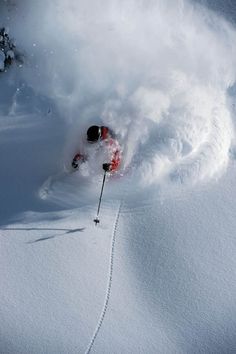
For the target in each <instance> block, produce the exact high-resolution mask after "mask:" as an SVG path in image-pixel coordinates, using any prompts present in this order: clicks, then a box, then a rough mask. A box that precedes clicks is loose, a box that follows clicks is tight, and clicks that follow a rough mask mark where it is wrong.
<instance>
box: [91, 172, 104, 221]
mask: <svg viewBox="0 0 236 354" xmlns="http://www.w3.org/2000/svg"><path fill="white" fill-rule="evenodd" d="M106 173H107V171H105V172H104V176H103V181H102V189H101V193H100V197H99V203H98V210H97V216H96V218H95V219H94V220H93V221H94V222H95V225H97V224H98V223H99V222H100V220H99V217H98V215H99V211H100V206H101V201H102V194H103V189H104V184H105V179H106Z"/></svg>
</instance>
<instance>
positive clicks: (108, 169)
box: [102, 163, 111, 172]
mask: <svg viewBox="0 0 236 354" xmlns="http://www.w3.org/2000/svg"><path fill="white" fill-rule="evenodd" d="M102 168H103V169H104V171H106V172H109V171H110V170H111V163H104V164H103V165H102Z"/></svg>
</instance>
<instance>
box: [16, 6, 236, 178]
mask: <svg viewBox="0 0 236 354" xmlns="http://www.w3.org/2000/svg"><path fill="white" fill-rule="evenodd" d="M20 6H21V9H20V10H19V9H18V12H19V11H22V13H23V16H24V21H23V23H22V21H20V22H19V23H15V24H14V27H15V30H17V28H18V29H19V31H18V33H19V38H18V43H20V44H21V46H22V47H23V48H24V49H25V52H26V53H28V59H27V61H28V63H27V65H26V67H25V68H24V69H23V70H22V75H23V76H24V78H26V79H27V81H28V83H29V84H30V85H31V86H32V87H34V89H35V90H37V91H38V92H39V93H41V94H44V95H46V96H48V97H50V98H52V99H53V100H54V101H55V103H56V105H57V106H58V108H59V111H60V112H61V115H62V116H63V117H64V118H65V120H66V121H67V126H68V131H67V132H66V133H67V135H68V138H67V141H68V146H66V147H65V150H66V153H65V158H67V159H70V158H71V154H72V152H73V151H75V150H76V148H77V146H78V140H79V139H82V136H83V134H84V133H85V130H86V128H87V126H88V125H89V124H90V123H98V124H100V123H102V124H104V125H109V126H111V127H112V129H114V130H115V131H116V132H117V134H118V136H119V139H120V141H121V143H122V145H123V156H124V160H123V170H124V171H125V170H127V169H129V170H130V169H131V170H132V171H133V172H134V175H135V176H137V180H139V181H140V183H141V184H142V185H150V184H152V183H161V182H162V181H167V180H168V181H169V182H170V183H176V182H181V183H187V184H189V183H190V184H192V183H195V182H199V181H202V180H208V179H210V178H212V177H213V176H217V175H219V174H220V173H222V171H224V169H225V168H226V166H227V163H228V152H229V148H230V145H231V142H232V140H233V139H234V130H233V124H232V118H231V116H230V111H229V108H228V106H227V90H228V88H229V87H230V86H232V85H233V84H234V82H235V78H236V31H235V29H234V28H233V27H231V25H230V24H228V23H227V22H226V21H225V20H223V19H222V18H220V17H218V16H217V15H216V14H213V13H212V12H210V11H209V10H206V9H205V8H204V9H203V8H202V7H200V6H198V5H196V4H194V3H191V2H190V1H185V0H156V1H151V0H150V1H133V0H129V1H124V0H123V1H122V0H109V1H108V0H103V1H102V2H98V1H95V0H88V1H82V0H67V1H65V0H63V1H62V0H57V1H50V2H46V1H41V2H37V4H36V2H33V3H32V2H30V1H29V2H25V3H24V4H21V5H20ZM24 6H25V7H24ZM29 31H30V33H29ZM24 33H27V37H26V38H25V36H24ZM25 39H26V41H27V42H26V41H25ZM32 71H33V75H32Z"/></svg>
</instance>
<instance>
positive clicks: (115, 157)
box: [72, 125, 121, 173]
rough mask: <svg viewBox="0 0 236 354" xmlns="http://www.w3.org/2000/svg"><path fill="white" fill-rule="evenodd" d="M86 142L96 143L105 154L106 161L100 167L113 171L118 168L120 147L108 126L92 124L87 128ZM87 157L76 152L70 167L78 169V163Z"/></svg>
mask: <svg viewBox="0 0 236 354" xmlns="http://www.w3.org/2000/svg"><path fill="white" fill-rule="evenodd" d="M87 142H88V143H89V144H96V146H98V148H99V149H100V148H101V149H102V150H103V152H104V155H105V156H106V159H107V160H106V161H105V162H104V163H103V164H102V168H103V170H104V171H106V172H111V173H112V172H115V171H117V170H118V169H119V167H120V163H121V148H120V144H119V142H118V140H117V139H116V137H115V135H114V133H113V131H112V130H111V129H109V128H108V127H104V126H101V127H99V126H97V125H92V126H91V127H90V128H88V130H87ZM88 158H89V157H85V156H84V155H83V154H81V153H77V154H76V155H75V156H74V158H73V160H72V167H73V168H74V169H78V167H79V165H80V164H81V163H83V162H85V161H86V160H87V159H88Z"/></svg>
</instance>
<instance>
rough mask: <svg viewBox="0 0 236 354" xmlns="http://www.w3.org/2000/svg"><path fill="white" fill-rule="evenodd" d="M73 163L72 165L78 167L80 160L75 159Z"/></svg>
mask: <svg viewBox="0 0 236 354" xmlns="http://www.w3.org/2000/svg"><path fill="white" fill-rule="evenodd" d="M71 165H72V167H74V168H77V167H78V165H79V164H78V161H76V160H73V161H72V164H71Z"/></svg>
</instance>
